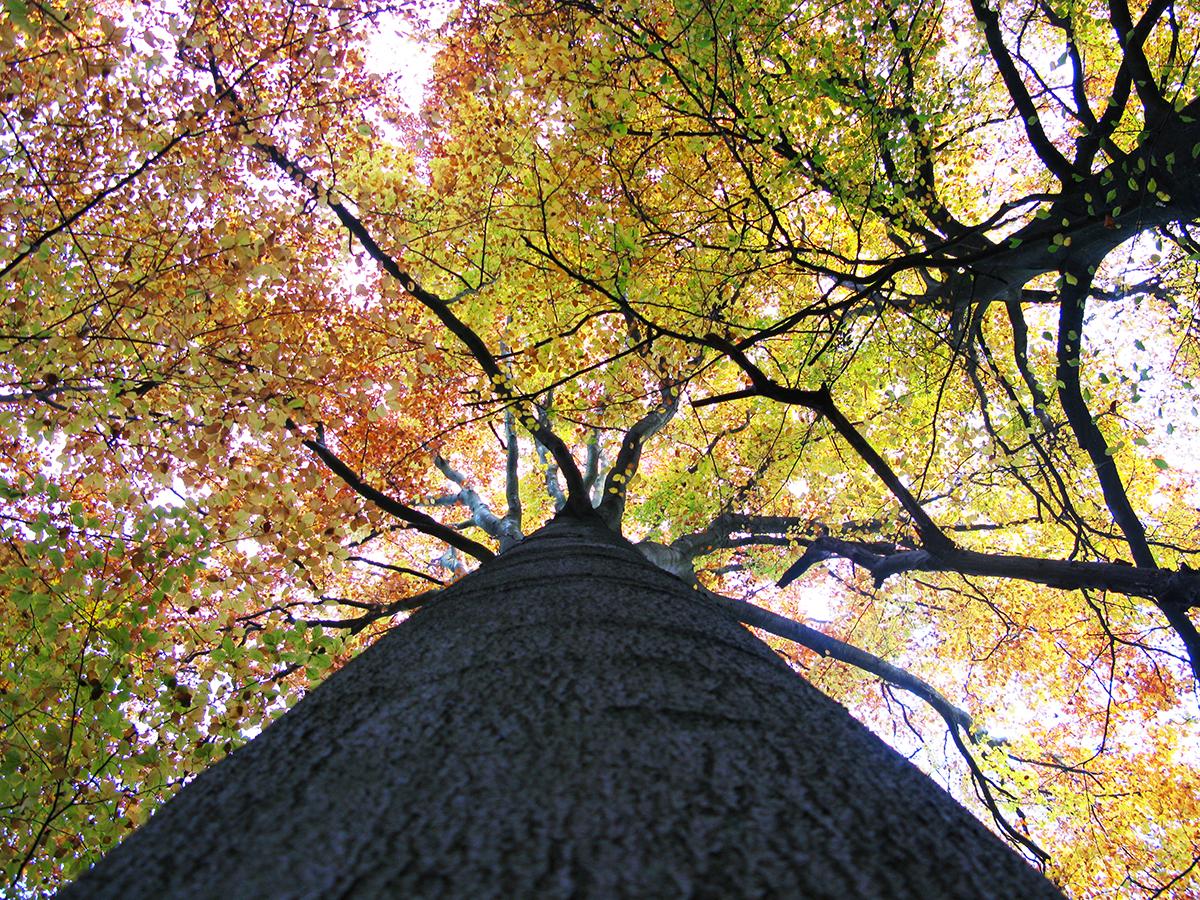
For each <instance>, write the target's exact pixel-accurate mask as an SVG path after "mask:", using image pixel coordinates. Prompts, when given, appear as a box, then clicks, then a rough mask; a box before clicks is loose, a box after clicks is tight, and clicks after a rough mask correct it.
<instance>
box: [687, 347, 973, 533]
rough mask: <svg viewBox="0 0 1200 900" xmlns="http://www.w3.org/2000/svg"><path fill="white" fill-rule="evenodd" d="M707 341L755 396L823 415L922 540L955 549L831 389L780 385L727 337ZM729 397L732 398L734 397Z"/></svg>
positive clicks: (737, 394) (741, 394)
mask: <svg viewBox="0 0 1200 900" xmlns="http://www.w3.org/2000/svg"><path fill="white" fill-rule="evenodd" d="M705 340H706V341H707V342H708V344H709V345H710V346H712V347H714V348H715V349H717V350H720V351H721V352H722V353H724V354H725V355H726V356H728V357H729V358H730V359H732V360H733V361H734V362H736V363H737V364H738V365H739V366H740V367H741V369H742V371H743V372H745V373H746V375H747V376H749V378H750V382H751V385H752V386H753V389H754V393H756V394H758V395H759V396H762V397H766V398H767V399H769V400H777V401H779V402H780V403H789V404H792V405H795V406H803V407H805V408H807V409H811V410H813V411H814V412H816V413H819V414H821V415H823V416H824V417H825V418H826V419H827V420H828V421H829V424H830V425H832V426H833V429H834V430H835V431H836V432H837V433H838V434H839V435H840V436H841V438H842V439H843V440H844V441H846V443H848V444H849V445H850V447H851V448H852V449H853V450H854V452H855V453H857V454H858V456H859V458H860V459H862V461H863V462H865V463H866V464H867V465H868V466H869V467H870V469H871V471H872V472H874V473H875V475H876V477H878V478H879V480H880V481H882V482H883V483H884V485H886V486H887V489H888V490H889V491H891V493H892V496H894V497H895V498H896V500H898V501H899V503H900V505H901V506H902V507H903V508H904V511H905V512H907V513H908V515H909V516H910V517H911V518H912V520H913V524H914V525H915V526H916V528H917V531H918V532H919V533H920V535H921V539H922V541H923V542H924V543H925V545H926V546H927V547H928V548H929V549H931V550H933V549H937V550H941V549H943V548H945V549H949V548H951V547H953V546H954V544H953V542H952V541H951V540H950V539H949V538H948V537H946V535H945V534H944V533H943V532H942V530H941V529H940V528H939V527H938V526H937V524H936V523H935V522H934V521H933V519H932V518H930V516H929V514H928V513H927V512H925V509H924V507H922V506H921V503H920V501H919V500H917V498H916V497H915V496H913V494H912V492H911V491H909V489H908V488H907V487H905V485H904V483H903V482H902V481H901V480H900V478H899V477H898V476H897V475H896V473H895V472H894V471H892V468H891V466H889V465H888V464H887V462H886V461H885V460H884V459H883V457H882V456H880V455H879V454H878V453H877V452H876V451H875V448H874V447H872V446H871V444H870V443H869V442H868V441H867V439H866V438H864V437H863V436H862V435H861V434H860V433H859V432H858V429H856V428H855V427H854V425H853V424H852V423H851V422H850V420H849V419H847V418H846V417H845V416H844V415H842V412H841V410H839V409H838V408H837V405H836V404H835V403H834V402H833V397H832V395H830V393H829V388H828V387H826V386H825V385H822V386H821V387H820V388H819V389H817V390H815V391H814V390H803V389H800V388H793V387H788V386H786V385H782V384H779V383H777V382H775V381H772V380H771V379H770V378H768V377H767V375H766V374H765V373H764V372H763V371H762V370H761V369H760V368H758V366H756V365H754V363H752V362H751V361H750V359H749V358H748V357H747V356H746V354H745V353H743V352H742V351H741V350H740V349H739V348H738V347H736V346H734V345H733V344H731V343H730V342H729V341H727V340H725V339H724V338H721V337H718V336H717V335H712V334H710V335H708V337H707V338H706V339H705ZM725 396H726V397H729V396H733V395H725ZM736 396H750V395H749V394H746V393H744V392H741V391H739V392H737V393H736ZM701 402H702V401H701Z"/></svg>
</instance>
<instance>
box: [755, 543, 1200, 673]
mask: <svg viewBox="0 0 1200 900" xmlns="http://www.w3.org/2000/svg"><path fill="white" fill-rule="evenodd" d="M833 557H841V558H843V559H849V560H852V561H853V562H854V563H856V564H857V565H860V566H862V567H863V568H864V569H866V570H867V571H869V572H870V573H871V575H872V577H874V579H875V585H876V587H878V586H880V585H882V584H883V582H884V581H886V580H887V579H888V578H891V577H892V576H893V575H898V574H900V573H902V572H953V573H956V574H958V575H979V576H984V577H990V578H1010V579H1015V580H1018V581H1028V582H1032V583H1034V584H1043V585H1046V586H1047V587H1052V588H1059V589H1061V590H1068V591H1083V590H1100V591H1114V592H1116V593H1120V594H1127V595H1129V596H1133V597H1144V598H1146V599H1148V600H1151V601H1152V602H1153V603H1154V604H1155V605H1156V606H1157V607H1158V608H1159V610H1160V611H1161V612H1162V613H1163V615H1164V616H1165V617H1166V619H1167V622H1168V623H1169V624H1170V625H1171V627H1172V628H1173V629H1174V631H1175V633H1176V634H1177V635H1179V638H1180V640H1182V641H1183V644H1184V648H1185V650H1186V651H1187V655H1188V660H1189V663H1190V665H1191V669H1192V674H1193V675H1194V677H1195V678H1196V679H1197V680H1198V681H1200V632H1198V631H1197V629H1196V626H1195V625H1194V624H1193V623H1192V621H1191V619H1190V618H1189V616H1188V612H1187V610H1188V609H1189V608H1194V607H1197V606H1200V572H1193V571H1192V570H1191V569H1189V568H1187V567H1186V566H1185V567H1181V568H1180V569H1179V570H1178V571H1176V572H1171V571H1167V570H1164V569H1159V568H1156V567H1155V568H1151V567H1145V568H1143V567H1139V566H1130V565H1123V564H1121V563H1111V562H1076V561H1072V560H1057V559H1039V558H1036V557H1030V556H1011V555H1008V554H1002V553H980V552H978V551H974V550H964V549H961V548H959V547H953V548H950V549H948V550H943V551H940V552H937V553H931V552H929V551H927V550H912V549H904V548H898V547H893V548H886V547H884V546H883V545H880V544H863V543H860V542H857V541H845V540H840V539H838V538H831V537H821V538H818V539H817V540H815V541H813V542H812V543H811V544H810V545H809V546H808V548H807V549H806V550H805V551H804V553H803V554H802V555H801V557H800V558H799V559H798V560H796V562H794V563H793V564H792V565H791V566H790V567H789V568H788V570H787V571H786V572H784V574H783V576H782V577H781V578H780V579H779V586H780V587H785V586H787V585H788V584H790V583H791V582H793V581H795V580H796V579H797V578H799V577H800V576H801V575H803V574H804V573H805V572H806V571H808V570H809V569H810V568H811V567H812V566H814V565H816V564H817V563H819V562H821V561H823V560H826V559H831V558H833Z"/></svg>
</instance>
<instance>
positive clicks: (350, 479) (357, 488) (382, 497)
mask: <svg viewBox="0 0 1200 900" xmlns="http://www.w3.org/2000/svg"><path fill="white" fill-rule="evenodd" d="M303 443H304V446H305V447H307V448H308V449H309V450H311V451H312V452H313V453H315V454H316V455H317V457H318V458H319V459H320V460H321V462H323V463H325V465H326V466H327V467H328V468H329V470H330V471H331V472H333V473H334V474H335V475H337V476H338V477H339V478H341V479H342V481H344V482H345V483H346V484H347V485H348V486H349V487H350V489H351V490H353V491H354V492H355V493H356V494H358V495H359V496H360V497H364V498H366V499H367V500H370V501H371V502H372V503H373V504H375V505H376V506H377V507H379V508H380V509H381V510H383V511H384V512H386V513H388V514H390V515H393V516H395V517H396V518H397V519H400V520H401V521H404V522H407V523H408V524H409V525H411V526H412V527H413V528H415V529H416V530H417V531H420V532H421V533H423V534H427V535H429V536H430V537H435V538H437V539H438V540H439V541H444V542H446V543H447V544H449V545H450V546H451V547H457V548H458V549H459V550H462V551H463V552H464V553H467V554H470V555H471V556H473V557H475V558H476V559H478V560H480V561H481V562H482V561H483V560H486V559H491V558H492V557H494V556H495V555H496V554H494V553H493V552H492V551H491V550H489V549H488V548H487V547H485V546H483V544H480V543H478V542H476V541H473V540H471V539H470V538H469V537H464V536H463V535H461V534H459V533H458V532H457V531H455V530H454V529H453V528H450V527H449V526H447V525H443V524H442V523H441V522H439V521H438V520H437V519H434V518H432V517H430V516H427V515H425V513H423V512H420V511H419V510H416V509H413V508H412V507H411V506H408V505H406V504H404V503H401V502H400V501H399V500H396V499H394V498H392V497H389V496H388V495H387V494H385V493H383V492H382V491H380V490H378V489H376V488H373V487H371V485H369V484H367V483H366V482H365V481H363V479H362V478H360V477H359V476H358V474H357V473H356V472H355V471H354V470H353V469H351V468H350V467H349V466H348V465H346V464H345V463H344V462H342V461H341V460H340V459H339V458H338V457H337V455H336V454H334V452H333V451H332V450H330V449H329V448H328V447H326V446H325V444H324V443H321V442H319V441H314V440H312V439H311V438H308V439H305V440H304V441H303Z"/></svg>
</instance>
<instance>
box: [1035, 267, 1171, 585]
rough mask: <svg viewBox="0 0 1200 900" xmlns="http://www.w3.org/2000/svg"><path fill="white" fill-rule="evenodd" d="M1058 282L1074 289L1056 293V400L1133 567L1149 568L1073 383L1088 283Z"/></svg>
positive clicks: (1138, 527)
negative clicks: (1126, 546) (1088, 462)
mask: <svg viewBox="0 0 1200 900" xmlns="http://www.w3.org/2000/svg"><path fill="white" fill-rule="evenodd" d="M1064 278H1065V279H1066V280H1067V281H1074V284H1070V283H1068V284H1066V285H1065V286H1064V288H1063V290H1062V300H1061V303H1062V306H1061V309H1060V312H1059V320H1058V372H1057V377H1058V384H1059V388H1058V399H1059V401H1060V402H1061V403H1062V407H1063V411H1064V412H1065V413H1066V414H1067V421H1068V422H1069V423H1070V425H1071V430H1072V431H1073V432H1074V433H1075V439H1076V440H1077V441H1078V442H1079V446H1080V448H1081V449H1082V450H1084V451H1085V452H1086V453H1087V455H1088V457H1089V458H1090V459H1091V461H1092V465H1093V466H1094V467H1095V469H1096V477H1097V479H1098V480H1099V481H1100V489H1101V491H1103V493H1104V502H1105V505H1107V506H1108V510H1109V512H1110V513H1111V514H1112V517H1113V521H1114V522H1116V524H1117V527H1118V528H1120V529H1121V533H1122V534H1124V535H1125V540H1126V541H1127V542H1128V543H1129V550H1130V552H1131V553H1132V554H1133V560H1134V562H1135V563H1137V564H1138V565H1139V566H1145V567H1147V568H1154V567H1155V565H1156V563H1155V561H1154V554H1153V553H1152V552H1151V550H1150V544H1149V543H1148V542H1147V540H1146V528H1145V526H1144V525H1143V524H1142V520H1141V519H1140V518H1138V515H1137V513H1136V512H1135V511H1134V509H1133V504H1131V503H1130V502H1129V495H1128V494H1126V492H1125V486H1124V484H1122V483H1121V475H1120V473H1119V472H1118V471H1117V463H1116V461H1115V460H1114V459H1113V457H1112V452H1111V448H1110V447H1109V446H1108V442H1107V441H1106V440H1105V439H1104V435H1103V434H1102V433H1101V431H1100V428H1099V426H1098V425H1097V424H1096V423H1095V421H1094V420H1093V419H1092V414H1091V412H1090V411H1089V410H1088V407H1087V403H1086V401H1085V400H1084V399H1083V390H1082V388H1081V386H1080V383H1079V369H1080V367H1081V366H1082V364H1083V357H1082V352H1081V351H1082V339H1083V310H1084V304H1085V303H1086V301H1087V295H1088V288H1089V285H1090V284H1091V277H1090V276H1089V275H1088V274H1087V273H1086V272H1078V273H1067V274H1065V275H1064Z"/></svg>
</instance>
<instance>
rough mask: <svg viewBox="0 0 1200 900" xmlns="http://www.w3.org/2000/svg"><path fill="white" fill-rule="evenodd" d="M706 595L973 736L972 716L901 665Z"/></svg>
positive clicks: (782, 619) (770, 614)
mask: <svg viewBox="0 0 1200 900" xmlns="http://www.w3.org/2000/svg"><path fill="white" fill-rule="evenodd" d="M704 596H705V597H707V598H708V599H709V600H711V601H712V602H713V603H715V604H717V605H718V606H720V607H721V608H722V609H724V610H725V611H726V612H728V613H729V614H730V615H732V616H733V617H734V618H736V619H737V620H738V621H739V622H742V623H743V624H746V625H750V626H751V627H753V628H761V629H762V630H763V631H768V632H770V633H771V634H774V635H776V636H778V637H782V638H787V639H788V640H789V641H795V642H796V643H797V644H801V645H803V646H805V647H808V648H809V649H810V650H815V651H816V652H817V653H819V654H821V656H831V657H833V658H834V659H837V660H841V661H842V662H845V663H849V664H850V665H852V666H856V667H857V668H859V669H862V670H863V671H864V672H870V673H871V674H872V675H875V676H877V677H879V678H882V679H883V680H884V681H886V682H888V683H889V684H894V685H895V686H896V687H899V688H903V689H904V690H906V691H909V692H910V693H913V694H916V695H917V696H918V697H920V698H921V699H922V700H924V701H925V702H926V703H928V704H929V705H930V706H932V707H933V708H934V710H936V711H937V713H938V715H940V716H941V717H942V718H943V719H945V720H946V724H947V725H949V726H950V727H951V729H954V728H955V727H958V728H962V729H963V730H965V731H966V732H967V733H968V734H970V733H971V731H972V728H973V724H972V722H971V717H970V715H968V714H967V713H966V712H965V711H963V710H961V709H959V708H958V707H957V706H955V705H954V704H952V703H951V702H950V701H949V700H947V699H946V698H945V697H943V696H942V695H941V694H940V693H939V692H938V691H937V689H936V688H934V687H932V686H931V685H929V684H928V683H927V682H925V681H923V680H922V679H920V678H918V677H917V676H916V675H913V674H912V673H911V672H906V671H904V670H903V669H901V668H898V667H897V666H893V665H892V664H891V663H889V662H885V661H884V660H882V659H880V658H879V657H878V656H875V655H874V654H873V653H868V652H867V651H866V650H861V649H859V648H858V647H855V646H852V645H851V644H847V643H845V642H843V641H839V640H838V639H837V638H832V637H829V635H827V634H822V633H821V632H819V631H817V630H816V629H815V628H809V627H808V626H807V625H801V624H800V623H799V622H794V621H792V620H791V619H789V618H786V617H785V616H780V615H777V614H776V613H773V612H770V611H768V610H765V609H762V608H760V607H758V606H755V605H754V604H753V603H747V602H746V601H745V600H738V599H736V598H734V597H725V596H722V595H721V594H715V593H713V592H712V591H707V590H706V591H705V592H704Z"/></svg>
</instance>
